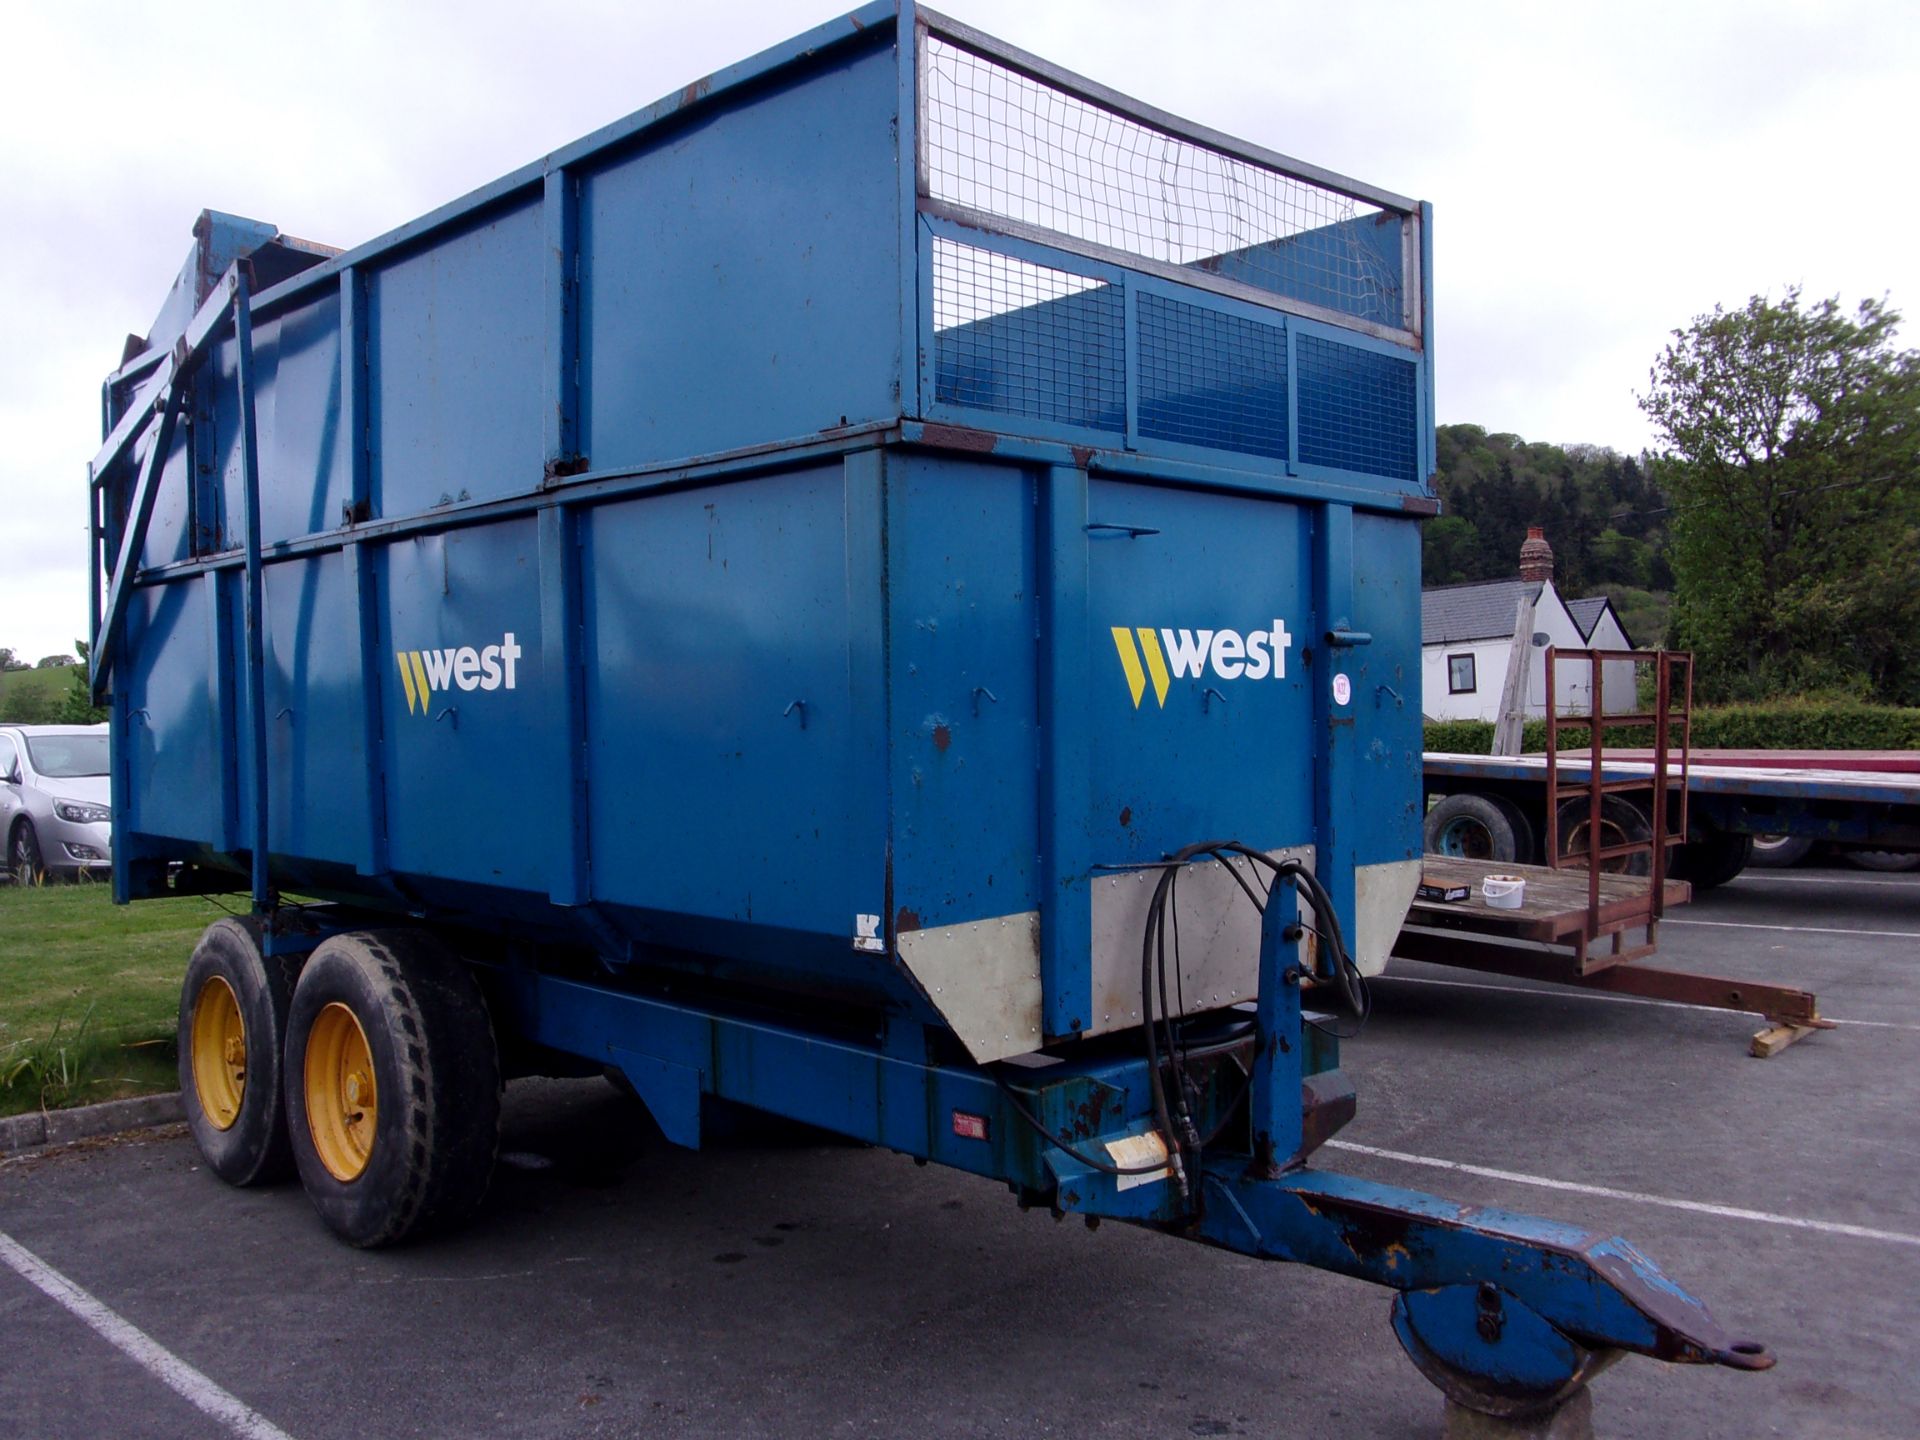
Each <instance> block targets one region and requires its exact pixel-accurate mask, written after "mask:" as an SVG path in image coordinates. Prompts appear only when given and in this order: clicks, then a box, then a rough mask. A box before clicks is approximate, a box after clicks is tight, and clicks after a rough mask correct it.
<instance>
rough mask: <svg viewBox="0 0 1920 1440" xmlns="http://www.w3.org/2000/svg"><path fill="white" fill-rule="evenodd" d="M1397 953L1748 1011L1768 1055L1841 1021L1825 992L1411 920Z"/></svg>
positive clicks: (1752, 1046) (1761, 1054)
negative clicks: (1827, 1006)
mask: <svg viewBox="0 0 1920 1440" xmlns="http://www.w3.org/2000/svg"><path fill="white" fill-rule="evenodd" d="M1649 948H1650V947H1649ZM1393 955H1394V958H1395V959H1396V960H1419V961H1423V962H1425V963H1426V964H1429V965H1451V966H1454V967H1455V968H1457V969H1462V970H1484V971H1488V972H1490V973H1492V974H1495V975H1511V976H1514V977H1515V978H1516V979H1522V980H1546V981H1549V982H1551V983H1552V984H1555V985H1571V986H1574V987H1576V988H1578V989H1582V990H1602V991H1606V992H1608V993H1609V994H1614V995H1636V996H1640V997H1642V998H1644V999H1649V1000H1668V1001H1673V1002H1675V1003H1678V1004H1682V1005H1700V1006H1704V1007H1707V1008H1710V1009H1715V1010H1738V1011H1745V1012H1747V1013H1749V1014H1753V1015H1758V1016H1760V1017H1761V1018H1762V1019H1764V1020H1765V1021H1766V1022H1767V1028H1766V1029H1764V1030H1762V1031H1760V1032H1759V1033H1758V1034H1756V1035H1755V1036H1754V1037H1753V1039H1752V1041H1751V1042H1749V1045H1748V1052H1749V1053H1750V1054H1752V1055H1754V1056H1755V1057H1757V1058H1759V1059H1763V1060H1764V1059H1767V1058H1768V1057H1770V1056H1773V1055H1777V1054H1779V1053H1780V1051H1782V1050H1784V1049H1785V1048H1786V1047H1787V1046H1788V1045H1791V1044H1793V1043H1794V1042H1795V1041H1797V1040H1804V1039H1805V1038H1806V1037H1807V1036H1809V1035H1811V1034H1813V1033H1814V1032H1815V1031H1816V1030H1831V1029H1832V1028H1833V1024H1834V1022H1833V1021H1831V1020H1823V1019H1822V1018H1821V1017H1820V1000H1819V997H1818V996H1816V995H1814V994H1813V993H1812V992H1811V991H1808V990H1797V989H1795V988H1793V987H1792V986H1790V985H1770V984H1767V983H1765V982H1764V981H1757V980H1730V979H1727V978H1726V977H1725V976H1721V975H1694V974H1689V973H1687V972H1685V971H1680V970H1662V969H1658V968H1656V967H1655V966H1652V965H1642V964H1640V963H1638V962H1637V961H1628V962H1626V963H1624V964H1618V965H1609V966H1606V967H1605V968H1603V969H1597V970H1589V969H1583V968H1582V965H1581V962H1580V957H1579V956H1577V955H1575V954H1573V953H1571V952H1569V951H1566V950H1559V949H1550V948H1547V947H1535V946H1531V945H1520V944H1514V943H1511V942H1502V941H1499V940H1495V939H1492V938H1488V937H1483V936H1477V935H1472V934H1467V933H1463V932H1460V931H1451V930H1449V931H1440V930H1418V929H1414V928H1413V927H1411V926H1409V927H1407V928H1405V929H1402V930H1401V932H1400V936H1399V938H1398V939H1397V940H1395V941H1394V943H1393Z"/></svg>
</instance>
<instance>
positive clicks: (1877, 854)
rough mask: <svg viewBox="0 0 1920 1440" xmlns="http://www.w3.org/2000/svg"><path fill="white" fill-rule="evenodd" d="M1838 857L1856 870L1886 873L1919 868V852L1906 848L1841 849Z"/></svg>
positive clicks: (1897, 872)
mask: <svg viewBox="0 0 1920 1440" xmlns="http://www.w3.org/2000/svg"><path fill="white" fill-rule="evenodd" d="M1840 858H1841V859H1842V860H1844V861H1846V862H1847V864H1849V865H1851V866H1853V867H1854V869H1856V870H1879V871H1882V872H1884V873H1886V874H1899V873H1900V872H1902V871H1905V870H1920V854H1915V853H1913V852H1912V851H1908V850H1842V851H1841V852H1840Z"/></svg>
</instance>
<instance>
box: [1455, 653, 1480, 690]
mask: <svg viewBox="0 0 1920 1440" xmlns="http://www.w3.org/2000/svg"><path fill="white" fill-rule="evenodd" d="M1479 688H1480V687H1479V686H1478V685H1476V684H1475V683H1474V677H1473V656H1471V655H1449V656H1447V693H1448V694H1449V695H1471V694H1472V693H1473V692H1474V691H1475V690H1477V689H1479Z"/></svg>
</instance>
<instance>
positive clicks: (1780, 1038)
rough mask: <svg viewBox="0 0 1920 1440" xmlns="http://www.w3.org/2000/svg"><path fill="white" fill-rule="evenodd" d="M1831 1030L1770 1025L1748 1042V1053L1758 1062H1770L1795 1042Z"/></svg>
mask: <svg viewBox="0 0 1920 1440" xmlns="http://www.w3.org/2000/svg"><path fill="white" fill-rule="evenodd" d="M1829 1028H1831V1027H1830V1026H1823V1025H1769V1026H1768V1027H1767V1028H1766V1029H1765V1030H1762V1031H1761V1032H1760V1033H1759V1034H1758V1035H1755V1036H1754V1037H1753V1039H1752V1040H1751V1041H1749V1042H1748V1044H1747V1053H1748V1054H1749V1055H1752V1056H1753V1057H1754V1058H1755V1059H1756V1060H1770V1059H1772V1058H1773V1057H1774V1056H1775V1055H1778V1054H1779V1053H1780V1052H1781V1051H1782V1050H1784V1049H1786V1048H1787V1046H1789V1045H1791V1044H1793V1043H1794V1042H1795V1041H1797V1040H1804V1039H1806V1038H1807V1036H1809V1035H1815V1034H1818V1033H1819V1032H1820V1031H1821V1030H1823V1029H1829Z"/></svg>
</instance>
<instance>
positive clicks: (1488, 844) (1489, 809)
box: [1425, 794, 1519, 864]
mask: <svg viewBox="0 0 1920 1440" xmlns="http://www.w3.org/2000/svg"><path fill="white" fill-rule="evenodd" d="M1425 833H1426V844H1427V853H1428V854H1429V855H1452V856H1456V857H1458V858H1461V859H1465V860H1492V861H1496V862H1499V863H1503V864H1505V863H1511V862H1512V861H1514V860H1515V859H1516V858H1517V857H1518V854H1519V846H1518V844H1517V840H1516V837H1515V835H1514V827H1513V820H1512V819H1511V818H1510V812H1509V811H1508V809H1507V807H1505V806H1504V805H1502V804H1501V803H1500V802H1498V801H1496V800H1491V799H1489V798H1488V797H1486V796H1484V795H1472V794H1462V795H1448V796H1445V797H1443V798H1442V799H1441V800H1440V801H1439V802H1438V803H1436V804H1435V805H1434V807H1433V808H1432V809H1431V810H1429V811H1428V812H1427V818H1426V825H1425Z"/></svg>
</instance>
